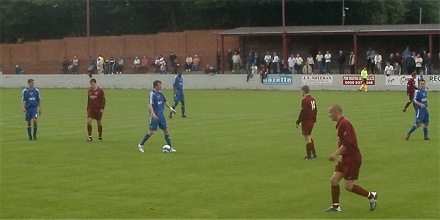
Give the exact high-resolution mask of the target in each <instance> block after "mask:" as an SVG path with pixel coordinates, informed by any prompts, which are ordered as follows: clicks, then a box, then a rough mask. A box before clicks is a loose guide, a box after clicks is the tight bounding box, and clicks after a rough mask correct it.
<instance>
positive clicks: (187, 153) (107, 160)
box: [0, 85, 440, 219]
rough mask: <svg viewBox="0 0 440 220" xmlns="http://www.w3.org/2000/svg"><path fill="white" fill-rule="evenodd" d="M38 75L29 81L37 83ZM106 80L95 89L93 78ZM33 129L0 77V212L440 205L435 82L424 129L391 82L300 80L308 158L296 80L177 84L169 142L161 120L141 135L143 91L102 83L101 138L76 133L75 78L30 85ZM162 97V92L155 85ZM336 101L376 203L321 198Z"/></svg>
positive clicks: (409, 212)
mask: <svg viewBox="0 0 440 220" xmlns="http://www.w3.org/2000/svg"><path fill="white" fill-rule="evenodd" d="M37 86H38V85H37ZM104 89H105V88H104ZM40 90H41V94H42V98H43V103H42V104H43V112H42V115H41V116H40V117H39V130H38V140H37V141H28V139H27V134H26V123H25V121H24V118H23V113H22V112H21V107H20V97H21V90H20V89H1V90H0V96H1V99H0V100H1V105H0V111H1V115H0V128H1V130H0V132H1V136H0V137H1V189H0V207H1V213H0V218H2V219H5V218H8V219H9V218H52V219H53V218H75V219H81V218H101V219H102V218H104V219H106V218H119V219H128V218H137V219H139V218H149V219H151V218H154V219H158V218H160V219H170V218H173V219H196V218H197V219H233V218H234V219H361V218H362V219H365V218H367V219H386V218H394V219H434V218H438V216H440V201H439V198H440V188H439V185H440V181H439V173H440V172H439V171H440V169H439V161H440V157H439V156H440V154H439V152H440V151H439V145H440V144H439V143H440V142H439V139H440V136H439V131H440V129H439V128H440V126H439V117H440V101H439V100H440V93H435V92H431V93H429V111H430V118H431V124H430V126H429V129H430V130H429V132H430V138H431V140H430V141H424V140H423V132H422V129H421V128H419V129H418V130H417V131H416V132H415V133H413V135H412V136H411V138H410V140H409V141H405V139H404V136H405V133H406V132H407V131H408V129H409V128H410V126H411V125H412V124H413V123H414V112H413V111H412V110H409V111H408V112H407V113H403V112H402V111H401V110H402V107H403V105H404V104H405V102H406V96H405V93H404V92H403V91H402V92H368V93H359V92H349V91H311V94H312V96H313V97H314V98H315V99H316V100H317V105H318V119H317V120H318V121H317V124H316V125H315V128H314V130H313V134H312V136H313V139H314V141H315V144H316V149H317V152H318V158H317V159H315V160H312V161H304V160H303V156H304V154H305V146H304V145H305V144H304V140H303V137H302V135H301V130H300V129H296V128H295V121H296V119H297V117H298V113H299V110H300V101H301V98H302V97H301V94H300V92H299V91H240V90H238V91H232V90H186V91H185V96H186V102H187V105H186V108H187V116H188V118H186V119H183V118H181V117H180V107H178V108H177V111H178V113H177V115H176V116H175V117H174V118H173V119H167V122H168V126H169V130H170V134H171V139H172V143H173V146H174V147H175V148H176V149H177V151H178V152H177V153H175V154H165V153H162V151H161V149H162V146H163V145H164V144H165V141H164V138H163V133H162V132H161V131H160V130H159V131H158V132H157V133H155V134H154V136H153V137H151V138H150V140H149V141H148V142H147V143H146V145H145V150H146V151H145V153H144V154H142V153H140V152H138V150H137V144H138V143H139V141H140V140H141V138H142V137H143V135H144V134H145V133H146V132H147V129H148V126H147V123H148V117H147V94H148V93H149V89H145V90H121V89H105V92H106V97H107V108H106V111H105V113H104V117H103V126H104V136H103V137H104V140H103V141H102V142H98V141H97V128H96V122H95V121H94V124H93V128H94V137H95V139H94V141H93V142H91V143H87V142H86V137H87V134H86V100H87V93H86V90H85V89H68V90H67V89H40ZM164 93H165V95H166V97H167V98H168V99H169V100H170V101H172V96H171V91H170V90H166V91H164ZM333 103H338V104H340V105H341V106H342V108H343V111H344V112H343V114H344V115H345V116H346V118H348V119H349V120H350V121H351V122H352V123H353V125H354V127H355V129H356V132H357V136H358V141H359V145H360V149H361V152H362V155H363V165H362V167H361V172H360V177H359V180H358V181H356V183H357V184H359V185H361V186H362V187H364V188H365V189H367V190H371V191H378V192H379V198H378V207H377V209H376V210H375V211H373V212H371V211H369V203H368V200H367V199H365V198H362V197H360V196H357V195H355V194H353V193H349V192H346V191H345V190H344V189H343V185H342V183H341V198H340V202H341V208H342V212H341V213H325V212H323V211H324V210H325V209H326V208H328V207H329V206H330V204H331V196H330V176H331V175H332V173H333V168H334V165H335V163H334V162H329V161H328V156H329V155H330V153H332V152H333V151H335V150H336V149H337V137H336V130H335V122H332V121H331V120H330V119H329V118H328V112H327V107H328V106H329V105H330V104H333Z"/></svg>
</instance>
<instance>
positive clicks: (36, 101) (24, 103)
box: [21, 79, 41, 141]
mask: <svg viewBox="0 0 440 220" xmlns="http://www.w3.org/2000/svg"><path fill="white" fill-rule="evenodd" d="M27 82H28V87H27V88H25V89H23V94H22V96H21V108H22V109H23V112H24V114H25V116H24V117H25V120H26V121H27V133H28V136H29V140H30V141H32V140H37V129H38V126H37V118H38V115H41V98H40V90H38V89H37V88H35V87H34V80H33V79H28V81H27ZM32 125H33V127H34V132H33V133H32Z"/></svg>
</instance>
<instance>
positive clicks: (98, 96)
mask: <svg viewBox="0 0 440 220" xmlns="http://www.w3.org/2000/svg"><path fill="white" fill-rule="evenodd" d="M87 99H88V101H87V132H88V134H89V137H88V138H87V141H88V142H90V141H92V119H96V121H97V123H98V140H99V141H102V122H101V119H102V114H103V113H104V109H105V94H104V90H102V89H101V88H100V87H98V86H97V85H96V79H94V78H93V79H91V80H90V88H89V90H88V91H87Z"/></svg>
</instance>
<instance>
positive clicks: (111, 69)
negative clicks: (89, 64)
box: [108, 57, 116, 75]
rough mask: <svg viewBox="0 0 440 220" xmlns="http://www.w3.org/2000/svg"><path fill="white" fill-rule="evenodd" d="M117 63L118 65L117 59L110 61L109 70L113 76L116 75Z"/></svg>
mask: <svg viewBox="0 0 440 220" xmlns="http://www.w3.org/2000/svg"><path fill="white" fill-rule="evenodd" d="M115 63H116V60H115V58H113V57H111V58H110V60H109V68H108V73H109V74H112V75H113V74H114V73H115Z"/></svg>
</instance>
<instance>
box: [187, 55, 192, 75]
mask: <svg viewBox="0 0 440 220" xmlns="http://www.w3.org/2000/svg"><path fill="white" fill-rule="evenodd" d="M192 64H193V58H192V57H191V55H189V54H188V56H187V57H186V59H185V71H191V67H192Z"/></svg>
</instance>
